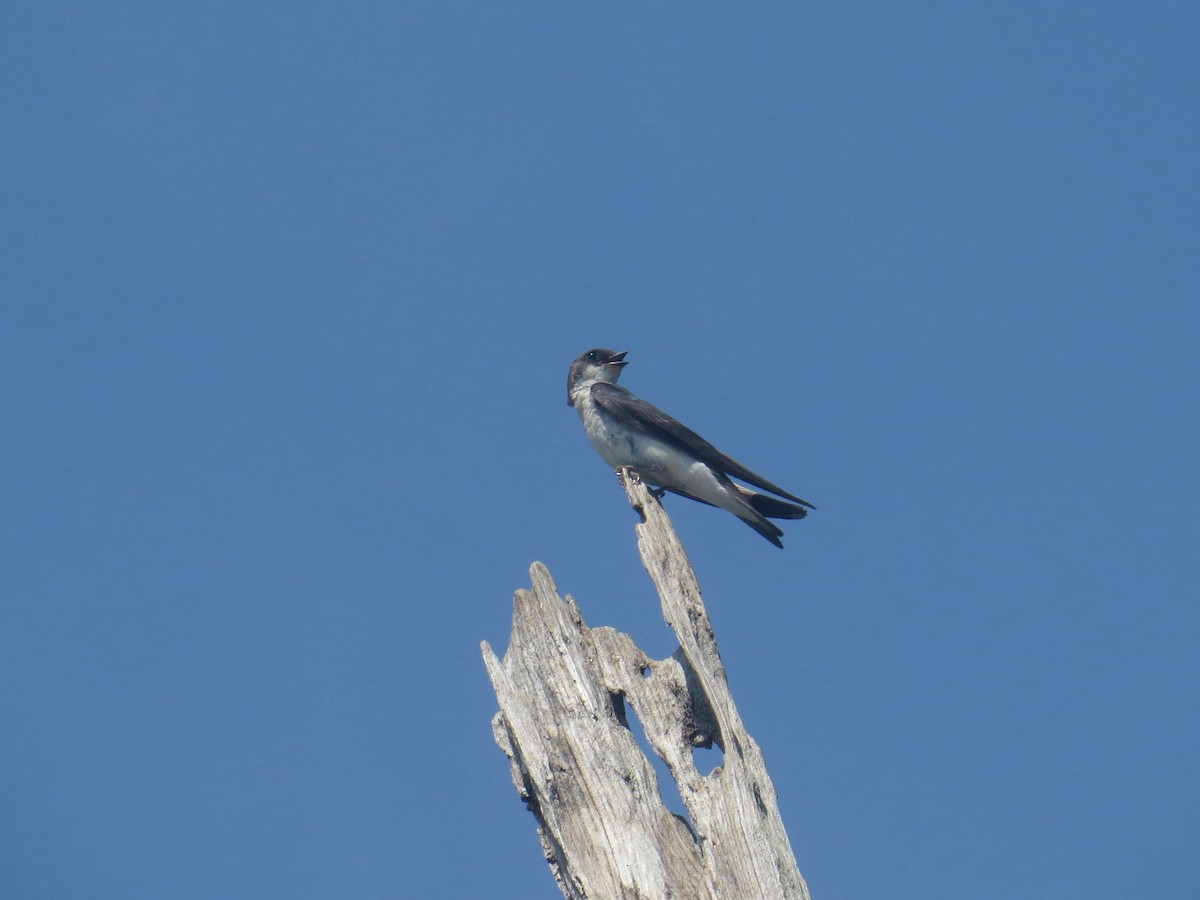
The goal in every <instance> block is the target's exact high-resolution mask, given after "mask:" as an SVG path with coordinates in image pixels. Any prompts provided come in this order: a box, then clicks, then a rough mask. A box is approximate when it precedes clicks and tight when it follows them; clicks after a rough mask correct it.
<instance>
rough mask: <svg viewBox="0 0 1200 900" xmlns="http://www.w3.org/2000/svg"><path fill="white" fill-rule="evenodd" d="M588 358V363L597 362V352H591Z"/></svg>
mask: <svg viewBox="0 0 1200 900" xmlns="http://www.w3.org/2000/svg"><path fill="white" fill-rule="evenodd" d="M587 358H588V362H595V361H596V359H597V356H596V351H595V350H592V351H590V352H589V353H588V356H587Z"/></svg>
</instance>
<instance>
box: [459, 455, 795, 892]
mask: <svg viewBox="0 0 1200 900" xmlns="http://www.w3.org/2000/svg"><path fill="white" fill-rule="evenodd" d="M624 484H625V490H626V493H627V495H628V496H629V500H630V503H632V504H633V506H634V508H635V509H637V510H638V511H639V512H640V513H641V514H642V519H643V521H642V523H641V524H639V525H638V526H637V535H638V546H639V549H640V551H641V555H642V561H643V562H644V564H645V566H646V569H647V570H648V571H649V573H650V577H651V579H652V580H653V581H654V584H655V586H656V587H657V589H658V593H659V596H660V598H661V600H662V608H663V615H664V616H665V618H666V620H667V624H668V625H670V626H671V628H673V629H674V631H675V633H676V635H677V636H678V638H679V644H680V646H679V649H678V650H677V651H676V652H675V653H674V654H673V655H672V656H671V657H670V658H668V659H661V660H655V659H650V658H649V657H648V656H646V654H645V653H643V652H642V651H641V650H639V649H638V647H637V646H636V645H635V644H634V642H633V640H632V639H631V638H630V637H629V636H628V635H626V634H622V633H620V632H618V631H616V630H614V629H612V628H588V626H587V625H586V624H585V622H584V620H583V615H582V613H581V612H580V610H579V606H578V604H577V603H576V602H575V600H574V599H572V598H571V597H570V596H568V597H567V598H566V599H565V600H563V599H560V598H559V596H558V590H557V588H556V587H555V584H554V581H553V579H552V578H551V576H550V572H549V571H548V570H547V569H546V567H545V566H543V565H542V564H541V563H534V564H533V566H532V568H531V569H530V578H531V580H532V590H520V591H517V593H516V597H515V599H514V603H513V630H512V637H511V639H510V641H509V646H508V652H507V653H506V654H505V655H504V660H503V662H501V661H500V660H499V659H497V658H496V655H495V653H493V652H492V648H491V647H490V646H489V645H488V643H487V642H486V641H485V642H484V643H483V658H484V663H485V664H486V666H487V670H488V676H489V677H490V678H491V680H492V685H493V687H494V688H495V690H496V698H497V700H498V701H499V704H500V712H498V713H497V714H496V716H495V718H494V719H493V720H492V730H493V733H494V734H495V737H496V743H497V744H499V745H500V748H501V749H502V750H503V751H504V753H505V754H506V755H507V756H508V758H509V761H510V762H511V765H512V776H513V782H514V784H515V785H516V788H517V792H518V794H520V796H521V799H522V800H524V801H525V803H526V805H527V806H528V807H529V809H530V811H531V812H532V813H533V814H534V816H535V818H536V819H537V824H538V834H539V836H540V838H541V842H542V847H543V849H544V850H545V854H546V860H547V862H548V863H549V864H550V868H551V871H552V872H553V874H554V877H555V878H556V879H557V881H558V884H559V887H560V888H561V889H562V892H563V894H564V895H565V896H566V897H568V898H592V900H608V898H635V897H636V898H660V897H662V898H666V897H677V898H689V900H690V898H698V897H721V898H729V900H743V898H760V897H761V898H772V897H782V898H798V900H808V898H809V894H808V888H807V887H806V885H805V883H804V879H803V878H802V877H801V875H800V872H799V870H798V869H797V867H796V861H795V858H794V856H793V854H792V848H791V844H790V843H789V842H788V837H787V832H786V831H785V830H784V827H783V821H782V820H781V819H780V816H779V810H778V808H777V806H776V801H775V788H774V786H773V785H772V784H771V779H770V777H769V776H768V775H767V769H766V765H765V763H764V761H763V756H762V752H761V751H760V750H759V748H758V745H757V744H756V743H755V742H754V740H753V739H752V738H751V737H750V735H749V734H748V733H747V732H746V729H745V726H743V724H742V720H741V717H740V716H739V715H738V712H737V708H736V706H735V705H734V702H733V697H732V695H731V694H730V692H729V685H728V682H727V681H726V677H725V668H724V666H723V665H722V663H721V655H720V653H719V652H718V649H717V642H716V638H715V636H714V635H713V630H712V625H711V623H710V622H709V619H708V613H707V611H706V610H705V608H704V603H703V601H702V599H701V596H700V588H699V585H698V584H697V583H696V577H695V574H694V573H693V571H692V567H691V564H690V562H689V561H688V558H687V554H686V553H685V552H684V550H683V546H682V545H681V544H680V542H679V539H678V538H677V537H676V535H675V532H674V530H673V529H672V528H671V524H670V520H669V519H668V518H667V515H666V513H665V512H664V511H663V509H662V506H661V505H660V504H659V502H658V501H657V500H656V499H654V497H653V496H652V495H651V494H650V492H649V491H648V490H647V488H646V487H645V485H643V484H641V483H640V482H638V481H637V480H636V477H626V478H625V479H624ZM628 706H632V707H633V708H634V710H635V711H636V713H637V716H638V718H639V719H640V720H641V722H642V726H643V728H644V729H645V733H646V738H647V740H648V742H649V743H650V745H651V746H652V747H653V749H654V752H655V753H657V754H658V755H659V757H661V758H662V760H663V761H664V762H665V763H666V765H667V767H668V768H669V769H670V772H671V775H672V776H673V777H674V779H675V782H676V784H677V786H678V788H679V793H680V795H681V796H682V798H683V802H684V804H685V806H686V807H687V811H688V814H689V816H690V818H691V826H690V827H689V825H688V823H687V822H685V821H684V820H683V819H682V818H680V817H677V816H675V815H674V814H672V813H671V812H669V811H668V810H667V808H666V807H665V806H664V805H663V802H662V798H661V795H660V793H659V786H658V779H657V777H656V775H655V770H654V767H653V766H652V765H651V764H650V761H649V760H648V759H647V758H646V757H645V755H644V754H643V753H642V751H641V749H640V748H639V746H638V742H637V739H636V738H635V737H634V735H633V733H632V732H631V731H630V728H629V725H628V721H627V707H628ZM713 744H716V745H717V746H718V747H719V748H720V749H721V750H722V751H723V753H724V761H723V763H722V765H721V766H719V767H718V768H716V769H714V770H713V771H712V773H710V774H707V775H705V774H701V773H700V772H699V771H697V769H696V766H695V763H694V760H693V755H692V750H693V748H695V747H709V746H712V745H713ZM693 829H694V831H693Z"/></svg>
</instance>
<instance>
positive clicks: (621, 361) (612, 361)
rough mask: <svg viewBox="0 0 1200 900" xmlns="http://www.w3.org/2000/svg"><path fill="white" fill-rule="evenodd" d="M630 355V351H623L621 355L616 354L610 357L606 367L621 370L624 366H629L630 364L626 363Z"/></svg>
mask: <svg viewBox="0 0 1200 900" xmlns="http://www.w3.org/2000/svg"><path fill="white" fill-rule="evenodd" d="M628 354H629V351H628V350H622V351H621V352H620V353H614V354H613V355H612V356H610V357H609V358H608V361H607V362H605V363H604V364H605V365H606V366H616V367H617V368H618V369H620V368H621V367H623V366H627V365H629V363H628V362H626V361H625V357H626V356H627V355H628Z"/></svg>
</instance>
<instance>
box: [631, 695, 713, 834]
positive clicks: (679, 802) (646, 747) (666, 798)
mask: <svg viewBox="0 0 1200 900" xmlns="http://www.w3.org/2000/svg"><path fill="white" fill-rule="evenodd" d="M621 700H622V702H621V707H622V711H623V712H624V714H625V719H623V720H622V724H624V725H625V727H626V728H628V729H629V730H630V731H631V732H633V736H634V737H635V738H636V739H637V742H638V747H639V748H641V751H642V755H643V756H645V757H646V759H648V760H650V764H651V765H652V766H653V767H654V775H655V777H656V779H657V780H658V796H659V799H660V800H662V804H663V806H665V807H666V809H667V811H668V812H669V813H671V814H672V815H674V816H675V817H676V818H677V819H679V820H680V821H682V822H683V823H684V824H685V825H687V827H688V830H689V831H691V832H692V834H693V836H694V835H695V833H696V828H695V826H694V825H693V823H692V818H691V816H690V815H688V811H687V807H686V806H684V803H683V797H682V796H680V794H679V785H677V784H676V783H675V776H673V775H672V774H671V770H670V768H668V766H667V764H666V763H665V762H663V761H662V758H661V757H660V756H659V755H658V754H657V753H655V752H654V748H653V747H652V746H650V741H649V740H647V739H646V731H645V729H644V728H643V727H642V723H641V720H640V719H638V717H637V710H635V709H634V708H633V704H631V703H626V702H625V699H624V698H623V697H622V698H621ZM614 705H615V704H614Z"/></svg>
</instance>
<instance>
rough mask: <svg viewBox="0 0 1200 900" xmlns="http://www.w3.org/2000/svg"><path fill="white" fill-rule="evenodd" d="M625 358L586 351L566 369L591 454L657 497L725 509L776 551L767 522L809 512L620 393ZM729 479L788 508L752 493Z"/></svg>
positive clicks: (775, 532) (776, 531)
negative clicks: (633, 474)
mask: <svg viewBox="0 0 1200 900" xmlns="http://www.w3.org/2000/svg"><path fill="white" fill-rule="evenodd" d="M628 352H629V351H627V350H625V351H621V352H620V353H617V352H616V351H614V350H605V349H603V348H597V349H595V350H588V351H587V352H586V353H583V354H582V355H580V357H579V358H578V359H576V360H575V361H574V362H573V363H571V369H570V371H569V372H568V374H567V404H568V405H569V406H573V407H575V409H576V411H577V412H578V413H579V418H580V419H582V420H583V427H584V429H585V430H586V431H587V436H588V440H589V441H591V442H592V446H593V447H595V448H596V452H597V453H599V454H600V456H601V458H603V460H604V461H605V462H606V463H608V464H609V465H610V466H612V467H613V468H614V469H619V468H621V467H622V466H630V467H632V468H633V469H635V470H636V471H637V472H638V474H639V475H640V476H641V477H642V480H643V481H645V482H647V483H648V484H652V485H655V486H657V487H658V488H659V489H660V492H661V491H670V492H671V493H673V494H680V495H681V496H684V497H689V498H691V499H692V500H699V501H700V502H701V503H707V504H709V505H711V506H717V507H720V508H721V509H724V510H728V511H729V512H731V513H733V514H734V515H735V516H737V517H738V518H739V519H741V520H742V521H743V522H745V523H746V524H747V525H749V526H750V527H751V528H753V529H754V530H755V531H757V532H758V533H759V534H761V535H762V536H763V537H765V538H766V539H767V540H768V541H770V542H771V543H772V544H774V545H775V546H776V547H782V546H783V542H782V541H780V540H779V539H780V537H782V536H783V531H782V529H780V528H779V527H778V526H776V525H775V524H774V523H773V522H769V521H767V520H768V519H803V518H804V517H805V516H806V515H808V510H806V509H805V507H808V509H816V507H815V506H813V505H812V504H811V503H809V502H808V501H807V500H801V499H800V498H799V497H796V496H794V495H793V494H789V493H788V492H787V491H785V490H784V489H783V488H781V487H778V486H776V485H774V484H772V483H771V482H769V481H767V479H765V478H763V477H762V476H761V475H756V474H755V473H754V472H751V471H750V470H749V469H747V468H746V467H745V466H743V465H742V464H741V463H739V462H737V461H736V460H733V459H730V458H729V457H728V456H726V455H725V454H724V453H722V452H721V451H720V450H718V449H717V448H716V447H714V446H713V445H712V444H710V443H709V442H708V441H706V440H705V439H704V438H702V437H700V435H698V434H696V432H694V431H692V430H691V429H690V428H688V427H687V426H686V425H684V424H682V423H680V422H678V421H676V420H675V419H673V418H671V417H670V416H668V415H667V414H666V413H665V412H663V411H662V410H661V409H658V408H657V407H654V406H651V405H650V404H649V403H647V402H646V401H645V400H643V399H642V398H640V397H638V396H636V395H635V394H632V393H630V392H629V391H627V390H626V389H625V388H623V387H619V386H618V385H617V379H618V378H620V377H621V370H622V369H623V368H625V366H627V365H628V363H627V362H626V360H625V356H626V355H627V354H628ZM731 478H738V479H740V480H742V481H745V482H747V483H748V484H752V485H754V486H755V487H758V488H762V489H763V490H764V491H770V492H771V493H772V494H778V495H779V496H780V497H786V498H787V499H788V500H791V501H794V502H792V503H787V502H785V501H783V500H779V499H776V498H775V497H769V496H767V495H766V494H760V493H758V492H757V491H752V490H750V489H749V488H745V487H742V486H741V485H740V484H734V483H733V481H731V480H730V479H731ZM797 504H798V505H797Z"/></svg>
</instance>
